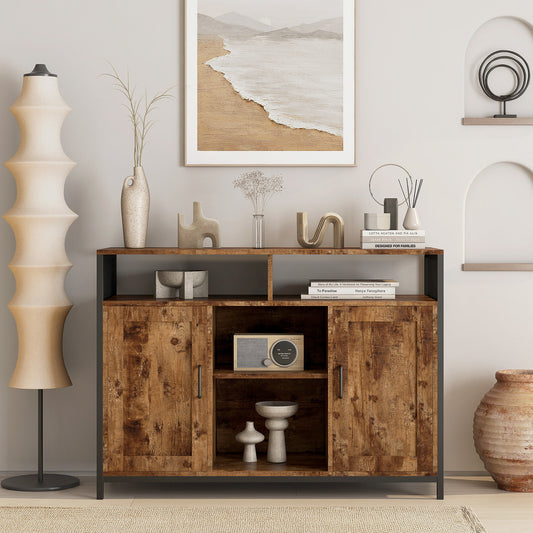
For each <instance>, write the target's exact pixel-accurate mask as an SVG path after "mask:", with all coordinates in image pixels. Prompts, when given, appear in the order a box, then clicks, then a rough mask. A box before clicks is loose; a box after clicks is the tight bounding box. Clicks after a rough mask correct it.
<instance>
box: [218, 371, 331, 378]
mask: <svg viewBox="0 0 533 533" xmlns="http://www.w3.org/2000/svg"><path fill="white" fill-rule="evenodd" d="M213 377H214V378H215V379H328V371H327V370H304V371H303V372H302V371H300V372H290V371H283V372H271V371H270V372H246V371H234V370H215V371H214V372H213Z"/></svg>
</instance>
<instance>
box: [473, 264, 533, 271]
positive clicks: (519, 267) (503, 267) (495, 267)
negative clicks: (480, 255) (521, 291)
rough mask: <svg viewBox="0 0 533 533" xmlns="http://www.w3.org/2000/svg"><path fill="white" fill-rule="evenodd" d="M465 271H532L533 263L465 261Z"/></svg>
mask: <svg viewBox="0 0 533 533" xmlns="http://www.w3.org/2000/svg"><path fill="white" fill-rule="evenodd" d="M463 270H464V271H465V272H531V271H533V263H464V264H463Z"/></svg>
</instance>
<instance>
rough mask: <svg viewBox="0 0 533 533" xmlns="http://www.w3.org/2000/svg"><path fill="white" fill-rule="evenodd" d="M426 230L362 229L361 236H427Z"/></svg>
mask: <svg viewBox="0 0 533 533" xmlns="http://www.w3.org/2000/svg"><path fill="white" fill-rule="evenodd" d="M425 236H426V230H424V229H417V230H409V229H398V230H393V229H391V230H379V229H376V230H366V229H362V230H361V237H425Z"/></svg>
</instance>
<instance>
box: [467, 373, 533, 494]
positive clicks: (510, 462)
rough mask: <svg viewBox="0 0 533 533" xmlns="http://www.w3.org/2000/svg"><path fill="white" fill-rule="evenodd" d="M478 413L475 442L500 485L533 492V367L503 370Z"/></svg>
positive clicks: (475, 416) (517, 490)
mask: <svg viewBox="0 0 533 533" xmlns="http://www.w3.org/2000/svg"><path fill="white" fill-rule="evenodd" d="M496 379H497V382H496V384H495V385H494V387H492V389H491V390H490V391H489V392H487V394H485V396H484V398H483V399H482V400H481V403H480V404H479V407H478V408H477V410H476V413H475V415H474V443H475V445H476V451H477V453H478V454H479V456H480V457H481V460H482V461H483V463H484V464H485V468H486V469H487V470H488V471H489V473H490V475H491V476H492V477H493V478H494V481H496V483H497V484H498V488H500V489H503V490H510V491H514V492H533V370H500V371H499V372H496Z"/></svg>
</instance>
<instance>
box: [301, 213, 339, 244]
mask: <svg viewBox="0 0 533 533" xmlns="http://www.w3.org/2000/svg"><path fill="white" fill-rule="evenodd" d="M296 223H297V238H298V243H299V244H300V246H301V247H302V248H318V247H319V246H320V245H321V244H322V242H323V240H324V235H325V234H326V230H327V229H328V225H329V224H332V225H333V248H344V220H343V219H342V217H341V216H340V215H337V213H326V214H325V215H324V216H323V217H322V218H321V219H320V221H319V222H318V226H317V228H316V231H315V234H314V235H313V237H312V238H311V239H309V237H308V234H309V228H308V223H307V213H296Z"/></svg>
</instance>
